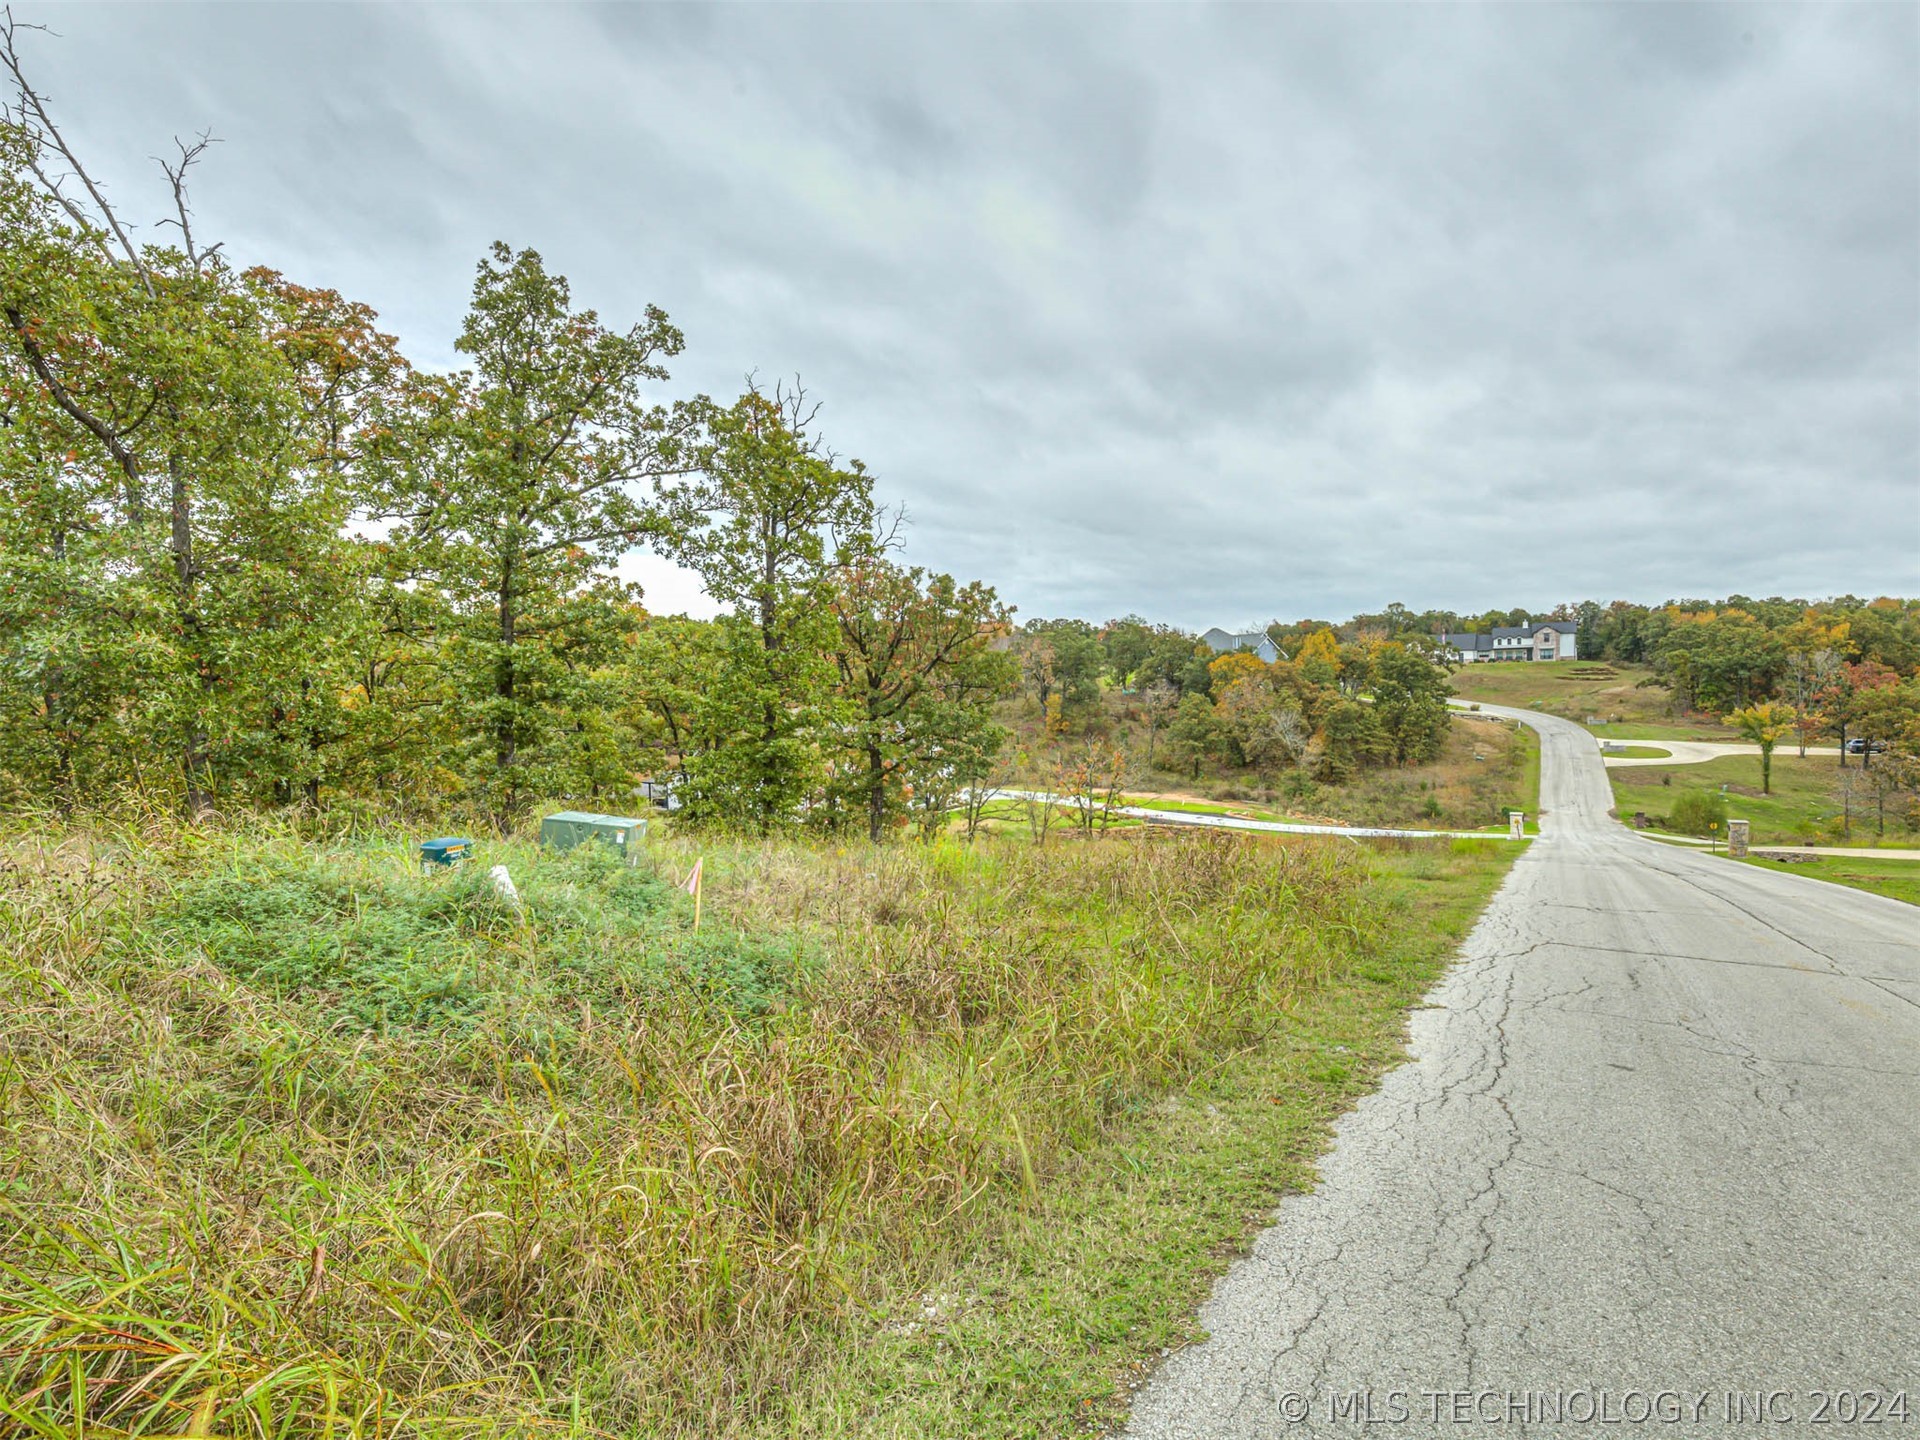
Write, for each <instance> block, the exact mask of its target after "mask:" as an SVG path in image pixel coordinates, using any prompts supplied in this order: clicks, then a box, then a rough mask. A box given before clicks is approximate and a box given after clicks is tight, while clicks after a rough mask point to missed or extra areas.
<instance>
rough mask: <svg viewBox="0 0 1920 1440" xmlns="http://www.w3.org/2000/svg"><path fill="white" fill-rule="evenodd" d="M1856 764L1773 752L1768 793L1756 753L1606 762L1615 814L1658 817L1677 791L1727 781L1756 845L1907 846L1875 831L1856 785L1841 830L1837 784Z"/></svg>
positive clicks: (1902, 833)
mask: <svg viewBox="0 0 1920 1440" xmlns="http://www.w3.org/2000/svg"><path fill="white" fill-rule="evenodd" d="M1859 774H1860V771H1859V768H1858V766H1857V765H1856V766H1853V767H1851V768H1850V770H1849V771H1846V772H1843V771H1841V770H1840V769H1839V768H1838V767H1837V765H1836V764H1835V762H1834V759H1833V757H1832V756H1809V757H1808V758H1806V759H1804V760H1803V759H1801V758H1800V757H1799V756H1797V755H1793V754H1785V755H1783V754H1780V753H1778V752H1776V753H1775V755H1774V757H1773V793H1772V794H1771V795H1762V794H1761V793H1760V757H1759V756H1757V755H1727V756H1722V757H1721V758H1720V759H1717V760H1708V761H1705V762H1703V763H1701V764H1698V765H1671V766H1668V765H1632V766H1617V767H1613V768H1609V769H1608V771H1607V779H1608V780H1609V781H1611V782H1612V784H1613V795H1614V801H1615V808H1616V809H1617V810H1618V811H1619V813H1620V815H1621V817H1622V818H1623V819H1624V818H1628V817H1631V816H1632V815H1633V814H1634V813H1635V812H1636V811H1644V812H1645V813H1646V814H1648V815H1664V814H1666V813H1667V812H1668V811H1669V809H1670V808H1671V807H1672V805H1673V801H1674V799H1675V797H1677V796H1678V795H1680V794H1682V793H1683V792H1685V791H1687V790H1714V791H1718V790H1720V789H1721V788H1722V787H1723V786H1724V787H1726V799H1727V808H1728V811H1729V813H1730V815H1731V816H1732V818H1734V819H1736V820H1747V821H1749V822H1751V824H1752V826H1753V832H1752V834H1753V843H1754V844H1755V845H1769V844H1775V845H1777V844H1788V843H1794V842H1801V841H1807V840H1824V841H1827V842H1829V843H1831V842H1835V841H1838V840H1841V839H1846V840H1847V842H1848V843H1849V844H1853V845H1873V844H1876V843H1883V844H1887V845H1896V846H1897V845H1911V844H1914V843H1915V837H1914V836H1913V835H1912V834H1911V833H1910V832H1908V831H1906V830H1904V829H1902V828H1901V827H1899V826H1897V825H1895V824H1893V823H1889V825H1888V829H1887V834H1886V835H1885V836H1884V837H1878V836H1876V835H1875V833H1874V824H1875V820H1874V812H1873V807H1872V802H1871V800H1869V799H1868V798H1867V797H1866V796H1865V794H1864V791H1861V790H1856V792H1855V797H1854V800H1853V804H1852V827H1851V832H1850V833H1845V834H1843V832H1842V830H1841V816H1842V813H1843V810H1844V809H1845V807H1844V806H1843V804H1842V799H1841V796H1840V794H1839V790H1838V787H1839V785H1840V784H1841V783H1842V782H1843V778H1850V779H1853V780H1855V782H1856V784H1857V783H1858V776H1859Z"/></svg>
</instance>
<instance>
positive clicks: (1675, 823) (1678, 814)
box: [1667, 790, 1727, 835]
mask: <svg viewBox="0 0 1920 1440" xmlns="http://www.w3.org/2000/svg"><path fill="white" fill-rule="evenodd" d="M1667 823H1668V825H1670V826H1671V827H1672V828H1673V829H1675V830H1678V831H1680V832H1681V834H1683V835H1705V834H1707V833H1708V832H1709V831H1713V832H1716V833H1719V834H1725V833H1726V829H1727V798H1726V796H1724V795H1722V794H1720V793H1719V792H1718V791H1717V790H1688V791H1687V792H1685V793H1684V794H1681V795H1676V796H1675V797H1674V799H1673V806H1672V808H1671V810H1669V812H1668V814H1667Z"/></svg>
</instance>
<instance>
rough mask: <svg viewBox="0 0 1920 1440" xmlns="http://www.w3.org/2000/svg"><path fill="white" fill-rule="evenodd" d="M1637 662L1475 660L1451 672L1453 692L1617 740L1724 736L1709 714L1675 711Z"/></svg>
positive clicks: (1668, 694) (1724, 731)
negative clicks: (1576, 724)
mask: <svg viewBox="0 0 1920 1440" xmlns="http://www.w3.org/2000/svg"><path fill="white" fill-rule="evenodd" d="M1652 679H1653V672H1652V671H1650V670H1647V669H1645V668H1643V667H1641V666H1637V665H1616V664H1613V663H1611V662H1609V661H1598V660H1552V661H1540V662H1537V663H1536V662H1532V661H1510V662H1480V663H1477V664H1472V665H1462V666H1460V667H1459V668H1458V669H1456V670H1455V671H1454V674H1453V693H1454V694H1455V695H1456V696H1458V697H1459V698H1461V699H1462V700H1468V701H1473V700H1479V701H1485V702H1488V703H1491V704H1495V705H1508V706H1513V707H1516V708H1519V709H1533V710H1541V711H1544V712H1546V713H1547V714H1549V715H1558V716H1561V717H1562V718H1563V719H1567V720H1575V721H1578V722H1580V723H1581V724H1585V723H1586V721H1587V717H1588V716H1593V717H1594V719H1595V721H1596V722H1597V723H1595V724H1594V725H1593V726H1592V727H1591V728H1592V730H1593V731H1594V733H1595V734H1597V735H1605V736H1608V737H1610V738H1612V739H1616V740H1724V739H1727V738H1729V737H1730V736H1731V733H1732V732H1730V731H1729V730H1727V729H1726V727H1724V726H1722V725H1721V724H1719V723H1718V722H1717V721H1715V720H1714V719H1712V718H1711V717H1710V716H1705V715H1686V714H1681V713H1678V712H1676V710H1675V709H1674V704H1673V696H1672V692H1670V691H1669V690H1668V689H1667V688H1666V687H1665V686H1663V685H1658V684H1652V683H1643V682H1651V681H1652Z"/></svg>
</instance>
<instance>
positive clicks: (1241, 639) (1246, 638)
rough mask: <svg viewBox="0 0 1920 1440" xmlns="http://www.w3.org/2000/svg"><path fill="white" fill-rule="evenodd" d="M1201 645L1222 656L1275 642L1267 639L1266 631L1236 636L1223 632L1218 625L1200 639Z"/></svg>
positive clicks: (1229, 632)
mask: <svg viewBox="0 0 1920 1440" xmlns="http://www.w3.org/2000/svg"><path fill="white" fill-rule="evenodd" d="M1200 643H1201V644H1203V645H1205V646H1206V647H1207V648H1208V649H1209V650H1217V651H1219V652H1221V653H1222V654H1226V653H1228V652H1231V651H1234V650H1253V649H1257V648H1258V647H1260V646H1261V645H1270V644H1272V643H1273V642H1272V641H1270V640H1268V639H1267V635H1266V632H1265V631H1264V630H1248V631H1246V632H1244V633H1242V634H1238V635H1236V634H1234V633H1233V632H1232V631H1230V630H1222V629H1221V628H1220V627H1219V626H1218V625H1216V626H1214V627H1213V628H1212V629H1211V630H1209V631H1207V633H1206V634H1204V635H1202V636H1201V637H1200Z"/></svg>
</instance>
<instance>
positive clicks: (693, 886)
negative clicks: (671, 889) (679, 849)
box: [680, 856, 707, 900]
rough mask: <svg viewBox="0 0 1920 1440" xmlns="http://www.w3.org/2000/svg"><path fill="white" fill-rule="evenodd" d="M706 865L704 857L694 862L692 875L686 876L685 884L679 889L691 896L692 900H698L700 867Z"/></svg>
mask: <svg viewBox="0 0 1920 1440" xmlns="http://www.w3.org/2000/svg"><path fill="white" fill-rule="evenodd" d="M706 863H707V862H706V859H705V857H704V856H703V857H702V858H700V859H698V860H696V861H694V862H693V873H692V874H691V875H689V876H687V883H686V884H685V885H682V886H681V887H680V888H681V889H682V890H685V891H686V892H687V894H689V895H691V896H693V898H694V899H696V900H698V899H699V898H700V867H701V866H702V865H704V864H706Z"/></svg>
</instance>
